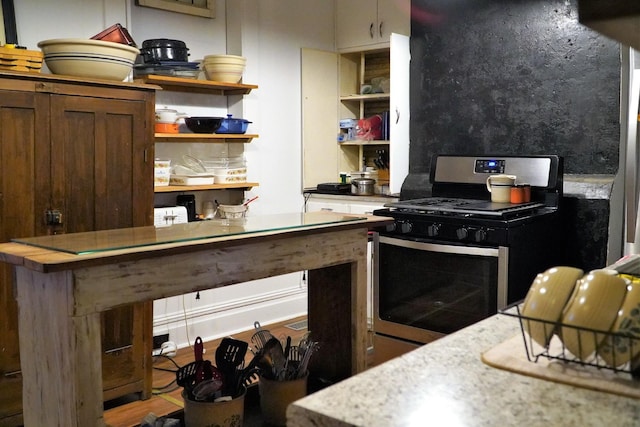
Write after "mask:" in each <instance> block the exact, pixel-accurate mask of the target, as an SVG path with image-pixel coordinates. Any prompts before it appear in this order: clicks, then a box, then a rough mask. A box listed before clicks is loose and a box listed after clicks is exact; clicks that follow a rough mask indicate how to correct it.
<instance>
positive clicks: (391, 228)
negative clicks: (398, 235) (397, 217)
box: [385, 222, 398, 233]
mask: <svg viewBox="0 0 640 427" xmlns="http://www.w3.org/2000/svg"><path fill="white" fill-rule="evenodd" d="M397 228H398V226H397V225H396V223H395V222H394V223H393V224H387V225H386V227H385V230H386V231H387V232H388V233H392V232H394V231H396V229H397Z"/></svg>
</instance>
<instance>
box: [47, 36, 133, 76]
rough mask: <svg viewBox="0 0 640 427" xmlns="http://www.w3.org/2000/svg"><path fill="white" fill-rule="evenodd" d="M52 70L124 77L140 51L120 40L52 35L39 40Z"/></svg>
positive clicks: (76, 74) (62, 72)
mask: <svg viewBox="0 0 640 427" xmlns="http://www.w3.org/2000/svg"><path fill="white" fill-rule="evenodd" d="M38 47H39V48H40V49H41V50H42V53H43V55H44V61H45V63H46V64H47V68H49V70H50V71H51V72H52V73H53V74H60V75H67V76H75V77H88V78H96V79H106V80H116V81H123V80H124V79H125V78H127V76H128V75H129V73H130V72H131V69H132V68H133V64H134V62H135V60H136V56H137V55H138V54H139V53H140V51H139V50H138V49H137V48H135V47H131V46H128V45H125V44H121V43H114V42H107V41H103V40H90V39H51V40H43V41H41V42H39V43H38Z"/></svg>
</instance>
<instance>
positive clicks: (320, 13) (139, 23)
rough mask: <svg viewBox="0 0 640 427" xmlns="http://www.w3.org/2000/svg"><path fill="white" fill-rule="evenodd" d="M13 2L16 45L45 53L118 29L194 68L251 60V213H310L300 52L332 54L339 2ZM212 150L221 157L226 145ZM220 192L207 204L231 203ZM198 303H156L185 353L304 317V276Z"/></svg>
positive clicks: (241, 107) (221, 292)
mask: <svg viewBox="0 0 640 427" xmlns="http://www.w3.org/2000/svg"><path fill="white" fill-rule="evenodd" d="M15 3H16V5H15V8H16V19H17V27H18V39H19V42H20V44H22V45H25V46H27V48H29V49H37V42H38V41H40V40H44V39H50V38H63V37H79V38H89V37H91V36H93V35H94V34H97V33H98V32H100V31H101V30H103V29H105V28H107V27H109V26H110V25H112V24H114V23H116V22H119V23H121V24H122V25H123V26H125V27H126V28H127V29H128V30H129V32H130V33H131V35H132V36H133V38H134V39H135V40H136V42H137V43H138V44H139V45H140V44H142V42H143V41H144V40H146V39H150V38H172V39H178V40H182V41H184V42H185V43H186V44H187V46H188V47H189V49H190V54H191V55H190V59H191V60H196V59H199V58H202V57H203V56H204V55H206V54H210V53H225V51H227V48H229V52H228V53H239V54H242V55H244V56H246V57H247V69H246V72H245V75H244V81H245V82H247V83H252V84H257V85H258V86H259V88H258V89H257V90H255V91H253V92H252V93H251V94H250V95H247V96H245V97H243V98H242V100H241V101H240V100H238V99H231V103H232V105H231V106H230V107H229V109H230V110H231V112H233V113H234V115H235V116H238V115H239V113H238V112H240V114H242V116H243V117H244V118H247V119H248V120H251V121H252V122H253V123H252V124H251V125H250V128H249V132H250V133H257V134H259V135H260V137H259V138H257V139H255V140H254V141H253V142H252V143H250V144H248V145H247V146H246V147H245V150H244V151H245V154H246V157H247V160H248V165H249V179H250V180H253V181H257V182H259V183H260V186H259V187H255V188H254V189H253V190H252V191H251V192H249V193H247V194H246V196H247V197H251V196H254V195H259V196H260V197H259V199H258V200H257V201H256V202H254V203H252V205H251V210H250V212H251V215H257V214H273V213H282V212H300V211H302V208H303V198H302V195H301V194H300V189H301V188H302V184H301V161H300V159H301V152H300V150H301V129H300V123H301V121H300V116H301V108H300V105H301V100H300V48H301V47H313V48H318V49H326V50H333V47H334V37H333V30H334V5H333V1H327V0H305V1H302V2H301V1H299V0H229V1H228V2H225V1H224V0H217V1H216V8H217V11H216V12H217V16H216V18H215V19H207V18H201V17H194V16H189V15H183V14H177V13H172V12H166V11H162V10H157V9H150V8H144V7H139V6H136V5H135V2H134V0H58V1H55V2H49V1H44V0H41V1H38V0H20V1H16V2H15ZM227 9H229V11H230V13H227ZM227 18H229V22H228V21H227ZM231 50H234V52H232V51H231ZM237 50H241V52H238V51H237ZM216 98H217V99H216ZM157 101H158V102H157V105H158V106H163V105H168V106H172V107H176V108H179V109H180V110H182V111H185V112H186V113H188V114H194V115H195V114H203V113H206V114H205V115H219V114H222V113H226V110H227V104H226V99H224V98H223V97H210V96H205V95H184V94H179V93H169V92H165V93H163V92H159V93H158V95H157ZM214 145H215V147H214ZM205 147H206V148H205V150H207V151H215V150H222V149H224V148H225V145H224V144H207V145H206V146H205ZM191 149H192V150H198V149H200V148H199V147H195V146H194V147H192V148H191ZM159 151H160V154H165V152H171V148H170V147H167V144H164V145H161V146H160V147H159ZM222 193H226V192H222ZM215 194H216V195H214V196H209V195H205V196H204V197H223V198H224V197H230V196H229V195H228V194H221V193H220V192H218V193H215ZM248 262H250V260H248ZM200 297H201V298H200V299H199V300H196V299H195V297H194V296H193V295H187V296H184V297H176V298H169V299H166V300H162V301H156V303H155V304H154V334H160V333H166V332H169V333H170V339H171V340H172V341H176V342H177V343H178V344H179V345H185V344H186V341H187V339H188V340H189V341H191V342H192V341H193V339H194V338H195V336H197V335H200V336H202V337H203V338H204V339H209V338H213V337H217V336H223V335H227V334H230V333H234V332H236V331H239V330H245V329H247V328H250V327H251V326H252V325H253V321H254V320H259V321H260V322H261V323H263V324H267V323H270V322H272V321H278V320H282V319H286V318H289V317H291V316H294V315H298V314H303V313H304V312H306V287H305V284H304V283H303V281H302V274H301V273H299V274H291V275H287V276H283V277H278V278H272V279H266V280H261V281H257V282H251V283H245V284H240V285H236V286H231V287H227V288H222V289H216V290H210V291H206V292H201V293H200ZM185 319H186V320H185ZM185 325H188V326H185Z"/></svg>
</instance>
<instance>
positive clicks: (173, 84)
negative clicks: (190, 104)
mask: <svg viewBox="0 0 640 427" xmlns="http://www.w3.org/2000/svg"><path fill="white" fill-rule="evenodd" d="M134 80H135V81H136V82H141V83H146V84H154V85H157V86H160V87H162V88H163V89H165V90H172V91H180V92H197V93H208V94H217V95H246V94H248V93H251V91H252V90H253V89H257V88H258V85H252V84H243V83H226V82H216V81H213V80H198V79H186V78H183V77H171V76H159V75H155V74H148V75H145V76H139V77H136V78H135V79H134Z"/></svg>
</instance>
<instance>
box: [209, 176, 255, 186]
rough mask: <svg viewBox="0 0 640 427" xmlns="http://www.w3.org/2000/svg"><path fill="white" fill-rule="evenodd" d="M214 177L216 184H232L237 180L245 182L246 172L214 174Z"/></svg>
mask: <svg viewBox="0 0 640 427" xmlns="http://www.w3.org/2000/svg"><path fill="white" fill-rule="evenodd" d="M214 177H215V181H216V183H217V184H234V183H238V182H247V174H240V175H224V174H215V175H214Z"/></svg>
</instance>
